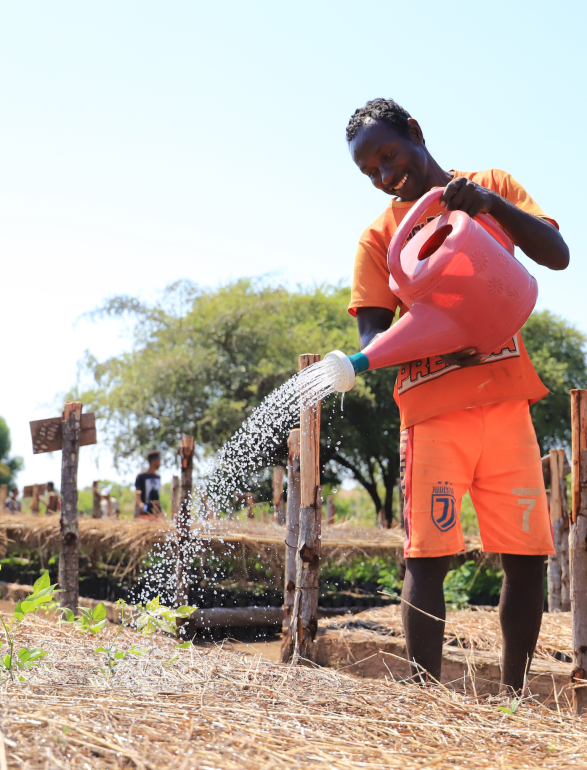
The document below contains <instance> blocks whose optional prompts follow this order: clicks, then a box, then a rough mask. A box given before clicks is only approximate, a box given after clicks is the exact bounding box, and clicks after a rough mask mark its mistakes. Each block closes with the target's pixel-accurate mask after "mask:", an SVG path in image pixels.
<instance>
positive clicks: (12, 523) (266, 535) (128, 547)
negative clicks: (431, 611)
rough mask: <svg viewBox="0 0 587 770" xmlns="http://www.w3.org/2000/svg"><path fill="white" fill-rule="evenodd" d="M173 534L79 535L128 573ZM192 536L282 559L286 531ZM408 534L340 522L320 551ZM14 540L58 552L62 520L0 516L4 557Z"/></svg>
mask: <svg viewBox="0 0 587 770" xmlns="http://www.w3.org/2000/svg"><path fill="white" fill-rule="evenodd" d="M174 530H175V527H174V525H173V524H172V523H171V522H168V521H160V522H149V521H137V520H135V519H119V520H112V519H88V518H85V517H80V519H79V531H80V542H81V546H82V548H83V549H84V550H85V551H86V552H88V553H89V552H92V551H98V552H103V553H118V554H124V555H125V562H124V563H125V568H124V569H125V572H128V571H129V569H134V568H135V567H136V565H137V563H138V562H140V560H141V559H142V558H144V556H146V555H147V554H148V553H149V551H150V550H151V549H152V548H153V546H154V545H155V544H156V543H158V542H161V541H163V540H164V539H165V538H166V536H167V535H168V534H169V533H170V532H173V531H174ZM192 532H194V534H195V535H196V536H197V537H198V538H199V539H201V540H202V541H204V542H206V543H208V544H209V546H210V548H211V549H218V550H222V549H225V544H229V545H234V544H239V543H241V544H243V545H244V546H246V547H247V548H250V549H252V550H254V551H257V552H259V553H261V552H262V553H263V554H265V553H266V552H267V550H268V549H270V550H271V551H272V552H273V553H274V554H275V555H276V556H278V557H279V558H280V559H281V560H283V553H284V551H285V542H284V541H285V535H286V531H285V527H282V526H279V525H277V524H273V523H272V522H266V523H265V522H261V521H257V520H255V519H216V520H211V521H205V522H202V523H198V524H195V525H194V526H192ZM403 540H404V532H403V530H400V529H375V528H360V527H356V526H354V525H351V524H349V523H348V522H340V523H337V524H335V525H333V526H326V525H324V527H323V534H322V553H323V556H324V557H330V558H332V557H336V556H337V555H345V556H347V557H350V556H353V555H357V554H360V553H365V554H367V553H368V554H369V555H373V554H374V553H378V552H389V551H398V552H401V551H402V550H403ZM10 542H20V543H23V544H25V545H27V546H29V547H32V548H42V549H44V550H45V551H57V550H58V549H59V518H58V517H57V516H34V515H31V514H21V515H18V516H12V515H10V514H0V554H5V553H6V549H7V547H8V544H9V543H10ZM466 548H467V551H468V552H470V551H476V550H480V548H481V542H480V540H479V539H478V538H476V537H468V538H466Z"/></svg>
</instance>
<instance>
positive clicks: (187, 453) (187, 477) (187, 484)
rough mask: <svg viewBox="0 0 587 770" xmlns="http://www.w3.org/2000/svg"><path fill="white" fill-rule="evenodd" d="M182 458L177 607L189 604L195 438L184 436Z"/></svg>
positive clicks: (178, 527) (178, 524)
mask: <svg viewBox="0 0 587 770" xmlns="http://www.w3.org/2000/svg"><path fill="white" fill-rule="evenodd" d="M179 455H180V457H181V502H180V506H179V513H178V515H177V523H176V527H177V570H176V589H175V606H176V607H180V606H182V605H184V604H187V603H188V589H189V585H188V581H189V568H190V550H189V541H190V518H191V517H190V505H191V497H192V484H193V469H194V437H193V436H182V439H181V446H180V447H179Z"/></svg>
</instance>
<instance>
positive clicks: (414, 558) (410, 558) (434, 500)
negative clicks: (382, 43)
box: [346, 99, 569, 691]
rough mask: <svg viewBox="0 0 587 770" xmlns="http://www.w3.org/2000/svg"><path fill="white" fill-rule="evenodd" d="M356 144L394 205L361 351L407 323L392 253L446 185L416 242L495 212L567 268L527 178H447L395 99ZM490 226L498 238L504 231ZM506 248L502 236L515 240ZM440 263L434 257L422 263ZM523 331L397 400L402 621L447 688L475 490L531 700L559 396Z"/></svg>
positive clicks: (507, 649)
mask: <svg viewBox="0 0 587 770" xmlns="http://www.w3.org/2000/svg"><path fill="white" fill-rule="evenodd" d="M346 135H347V140H348V143H349V149H350V152H351V155H352V158H353V160H354V161H355V163H356V164H357V166H358V167H359V169H360V170H361V171H362V173H363V174H365V175H366V176H367V177H369V179H370V180H371V182H372V184H373V185H375V187H377V189H379V190H381V191H382V192H384V193H386V194H387V195H390V196H392V200H391V202H390V204H389V206H388V207H387V208H386V210H385V211H384V212H383V214H382V215H381V216H380V217H379V218H378V219H377V220H376V221H375V222H374V223H373V224H372V225H370V227H368V228H367V230H366V231H365V232H364V233H363V236H362V237H361V240H360V241H359V247H358V251H357V256H356V261H355V268H354V276H353V285H352V294H351V302H350V305H349V312H350V313H351V314H352V315H354V316H356V318H357V323H358V327H359V336H360V341H361V349H364V348H366V347H367V346H368V345H369V343H372V342H373V340H374V339H375V338H376V337H377V335H379V334H382V333H384V332H386V331H387V330H388V329H389V328H390V326H391V324H392V321H393V319H394V316H395V314H396V311H397V310H398V308H399V311H400V315H403V314H404V313H405V312H406V310H407V308H406V307H405V306H404V305H403V304H402V302H401V300H400V298H399V297H398V296H397V295H396V294H394V293H393V292H392V290H391V289H390V287H389V269H388V261H387V250H388V246H389V244H390V241H391V239H392V237H393V235H394V233H395V231H396V230H397V229H398V227H399V226H400V223H401V222H402V220H403V219H404V217H405V216H406V215H407V214H408V212H410V209H411V208H412V207H413V206H414V203H415V202H416V201H418V200H419V199H420V198H421V197H422V196H423V195H425V194H426V193H428V192H429V191H430V190H432V189H433V188H444V192H443V193H442V196H441V197H440V194H439V196H438V200H436V202H433V203H432V204H431V205H430V206H429V207H428V209H427V210H426V211H425V212H422V214H421V216H420V217H419V218H418V220H417V221H416V222H414V224H413V227H411V229H410V231H409V232H408V233H407V238H406V240H409V239H411V238H412V237H414V236H416V234H417V233H418V231H420V230H421V229H422V228H424V227H425V226H426V225H427V223H429V222H431V221H434V220H435V218H436V217H438V216H440V215H442V214H443V213H446V212H452V211H461V212H465V213H466V214H468V215H469V216H470V217H477V216H478V215H483V214H485V215H489V216H490V217H491V218H492V220H494V221H495V222H497V224H498V225H500V227H501V228H502V229H503V230H504V231H505V232H506V233H507V235H509V238H510V239H511V241H513V243H514V244H515V245H516V246H518V247H519V248H520V249H521V250H522V251H523V252H524V254H526V255H527V256H528V257H530V259H533V260H534V261H535V262H537V263H538V264H540V265H544V266H546V267H549V268H550V269H551V270H564V269H565V268H566V267H567V265H568V263H569V250H568V248H567V245H566V244H565V242H564V240H563V239H562V237H561V236H560V234H559V232H558V225H557V223H556V222H555V220H554V219H552V218H550V217H548V216H547V215H546V214H545V213H544V212H543V211H542V210H541V209H540V207H539V206H538V204H537V203H536V202H535V201H534V200H533V199H532V198H531V197H530V196H529V195H528V193H527V192H526V191H525V190H524V188H523V187H522V186H521V185H520V184H519V183H518V182H516V180H515V179H513V178H512V177H511V176H510V175H509V174H507V173H506V172H504V171H500V170H498V169H489V170H487V171H478V172H468V171H453V170H451V171H445V170H444V169H443V168H441V167H440V166H439V164H438V163H437V162H436V161H435V160H434V158H433V157H432V156H431V154H430V152H429V151H428V148H427V147H426V143H425V141H424V135H423V133H422V129H421V128H420V126H419V125H418V123H417V121H415V120H414V119H413V118H411V117H410V115H409V114H408V113H407V112H406V110H404V109H403V108H402V107H400V106H399V105H398V104H396V103H395V102H394V101H392V100H390V99H389V100H388V99H374V100H373V101H370V102H367V104H366V105H365V107H363V108H361V109H359V110H357V111H356V112H355V114H354V115H353V116H352V117H351V119H350V121H349V124H348V126H347V131H346ZM482 219H483V217H479V220H482ZM485 221H486V222H487V220H485ZM487 226H489V227H490V228H491V227H492V226H493V228H494V229H495V230H497V228H495V225H494V224H493V225H492V223H490V222H488V223H487ZM443 237H446V233H445V234H444V236H443ZM496 237H498V239H499V237H500V236H499V235H497V236H496ZM504 239H505V240H504ZM437 240H438V239H437ZM506 241H507V236H503V235H502V238H501V242H503V243H505V242H506ZM510 245H511V244H510ZM511 251H512V252H513V248H512V249H511ZM427 254H428V252H426V253H424V254H423V253H422V252H420V254H419V256H418V259H420V260H422V259H425V258H426V257H427ZM496 259H499V260H506V261H505V262H503V264H502V267H504V269H505V270H506V273H507V272H508V271H509V270H510V267H511V264H513V263H511V264H510V263H508V264H509V266H508V264H506V262H507V259H513V256H512V257H509V256H508V255H506V254H504V253H499V254H498V255H497V257H496ZM468 264H469V268H470V274H471V276H472V277H474V274H475V273H477V272H480V271H487V272H486V275H485V277H486V279H487V291H488V292H489V293H490V294H492V295H493V296H494V297H495V301H496V302H498V301H500V297H504V298H505V297H506V295H507V296H508V297H509V299H510V300H512V298H513V299H514V300H516V299H517V298H518V297H520V302H521V301H522V300H521V295H520V294H519V292H518V290H517V288H516V286H515V285H512V283H511V282H510V283H508V280H507V275H506V277H505V279H503V280H502V278H501V277H500V276H499V275H497V274H496V275H493V274H492V275H490V274H489V273H490V270H489V269H490V268H491V267H492V266H491V264H488V258H487V255H486V254H485V253H484V252H483V251H482V250H477V252H473V256H472V257H471V259H470V261H469V263H468ZM463 275H465V274H464V273H463ZM530 280H533V279H531V278H530ZM398 293H401V292H398ZM488 296H489V295H488ZM460 299H462V298H461V297H457V296H456V295H450V294H447V295H443V296H442V297H441V298H440V300H438V302H439V303H440V304H442V303H444V304H445V305H447V303H449V304H450V303H453V304H457V303H458V301H460ZM534 299H535V296H534ZM533 301H534V300H532V304H533ZM447 306H448V305H447ZM530 309H531V308H530ZM528 312H530V311H529V310H528ZM526 316H527V313H526ZM522 323H523V321H522ZM432 331H434V330H433V329H429V330H428V333H432ZM516 331H517V333H516V334H514V336H513V337H511V338H510V339H509V341H508V342H506V343H505V344H504V345H503V346H501V347H500V348H499V349H498V350H494V351H493V352H491V353H490V352H489V351H485V352H483V353H481V352H478V351H477V350H476V349H474V348H470V347H469V348H466V349H462V350H457V351H456V352H453V353H445V354H444V355H442V356H439V355H430V357H428V358H422V359H420V360H416V361H412V362H411V363H407V364H404V365H402V366H401V368H400V372H399V375H398V379H397V382H396V390H395V399H396V401H397V403H398V406H399V409H400V415H401V429H402V432H401V457H402V471H403V473H402V476H403V479H402V484H403V485H405V509H404V518H405V522H406V540H405V548H404V555H405V558H406V576H405V582H404V589H403V595H402V598H403V599H404V602H403V603H402V611H403V620H404V626H405V634H406V642H407V649H408V655H409V658H410V660H412V661H415V663H416V664H417V666H418V667H420V668H419V670H420V671H421V670H422V669H424V670H425V671H426V672H428V673H429V674H430V675H431V677H433V678H434V679H437V680H438V679H440V667H441V659H442V642H443V636H444V622H439V621H438V620H436V619H434V618H441V619H442V620H444V618H445V605H444V596H443V580H444V578H445V576H446V574H447V571H448V569H449V565H450V559H451V556H452V555H454V554H457V553H459V552H461V551H463V550H464V541H463V534H462V531H461V528H460V520H459V514H460V505H461V499H462V497H463V495H464V494H465V492H467V491H468V490H469V491H470V493H471V497H472V500H473V504H474V507H475V510H476V512H477V516H478V519H479V528H480V531H481V538H482V541H483V548H484V550H485V551H489V552H494V553H500V554H501V559H502V565H503V569H504V573H505V576H504V582H503V589H502V593H501V600H500V608H499V611H500V620H501V626H502V632H503V653H502V684H503V685H504V686H506V687H508V688H510V689H511V690H514V691H519V690H521V688H522V687H523V683H524V674H525V671H526V669H527V666H528V665H529V661H530V660H531V659H532V655H533V653H534V648H535V645H536V641H537V639H538V633H539V631H540V624H541V619H542V610H543V605H544V559H545V556H546V555H547V554H552V553H554V548H553V542H552V535H551V529H550V521H549V515H548V509H547V503H546V494H545V490H544V482H543V477H542V465H541V461H540V452H539V448H538V443H537V441H536V435H535V432H534V428H533V426H532V421H531V419H530V411H529V406H530V405H531V404H533V403H534V402H536V401H538V400H539V399H541V398H543V397H544V396H545V395H546V394H547V392H548V391H547V389H546V388H545V387H544V385H543V384H542V382H541V381H540V379H539V378H538V375H537V374H536V372H535V371H534V368H533V367H532V364H531V362H530V359H529V357H528V354H527V352H526V350H525V348H524V343H523V341H522V337H521V334H520V333H519V331H518V330H517V329H516ZM512 332H513V330H512ZM438 352H444V351H443V350H438ZM359 355H361V354H359ZM363 358H364V359H365V361H367V358H366V357H365V356H364V355H363ZM367 366H368V363H367V364H366V365H365V366H362V367H361V368H363V369H365V368H367ZM371 368H373V367H371ZM360 370H361V369H359V371H360ZM353 376H354V375H353ZM424 613H427V614H424ZM430 616H433V617H430Z"/></svg>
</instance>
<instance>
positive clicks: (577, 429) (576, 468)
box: [569, 390, 587, 715]
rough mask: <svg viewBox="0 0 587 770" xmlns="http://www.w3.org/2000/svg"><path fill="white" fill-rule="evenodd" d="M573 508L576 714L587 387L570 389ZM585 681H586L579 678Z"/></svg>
mask: <svg viewBox="0 0 587 770" xmlns="http://www.w3.org/2000/svg"><path fill="white" fill-rule="evenodd" d="M571 430H572V457H571V465H572V473H573V481H572V510H571V521H570V533H569V562H570V572H571V623H572V627H573V671H572V673H571V681H572V682H574V684H575V689H574V690H573V708H574V711H575V713H576V714H578V715H581V714H584V713H585V712H586V711H587V682H586V681H584V680H586V679H587V390H571ZM580 680H583V681H580Z"/></svg>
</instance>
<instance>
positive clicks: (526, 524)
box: [518, 497, 536, 532]
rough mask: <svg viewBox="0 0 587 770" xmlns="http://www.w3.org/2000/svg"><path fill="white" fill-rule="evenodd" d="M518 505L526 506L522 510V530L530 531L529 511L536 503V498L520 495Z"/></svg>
mask: <svg viewBox="0 0 587 770" xmlns="http://www.w3.org/2000/svg"><path fill="white" fill-rule="evenodd" d="M518 505H525V506H526V510H525V511H524V515H523V516H522V530H523V531H524V532H529V531H530V511H531V510H532V509H533V508H534V506H535V505H536V500H532V499H531V498H525V497H520V498H518Z"/></svg>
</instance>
